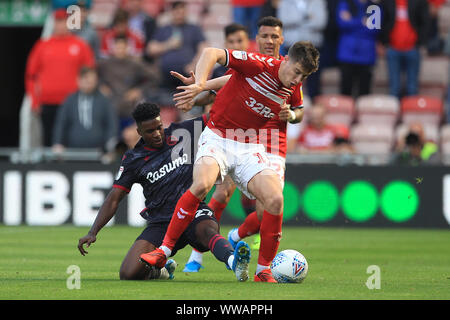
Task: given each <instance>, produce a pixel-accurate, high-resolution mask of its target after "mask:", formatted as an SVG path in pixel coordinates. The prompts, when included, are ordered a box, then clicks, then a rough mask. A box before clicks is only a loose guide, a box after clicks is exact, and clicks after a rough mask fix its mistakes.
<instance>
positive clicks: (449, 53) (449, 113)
mask: <svg viewBox="0 0 450 320" xmlns="http://www.w3.org/2000/svg"><path fill="white" fill-rule="evenodd" d="M444 53H445V54H446V55H447V57H449V58H450V32H447V41H446V42H445V48H444ZM447 123H450V64H449V66H448V83H447Z"/></svg>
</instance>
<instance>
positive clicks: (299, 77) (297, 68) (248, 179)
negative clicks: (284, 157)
mask: <svg viewBox="0 0 450 320" xmlns="http://www.w3.org/2000/svg"><path fill="white" fill-rule="evenodd" d="M318 57H319V53H318V51H317V49H316V48H314V46H312V44H311V43H309V42H297V43H295V44H294V45H293V46H292V47H291V48H290V49H289V52H288V56H287V57H286V58H285V59H284V60H282V61H280V60H277V59H274V58H273V57H270V56H264V55H261V54H255V53H247V52H244V51H233V50H224V49H217V48H207V49H204V50H203V52H202V55H201V57H200V59H199V61H198V63H197V66H196V71H195V78H196V80H195V81H196V82H195V84H192V85H190V86H187V87H185V88H184V90H185V91H184V92H182V93H181V94H178V95H177V106H178V107H179V108H180V109H182V110H189V109H190V107H191V106H192V105H191V104H190V103H189V102H190V101H191V100H192V99H193V98H194V97H195V96H196V95H197V94H199V93H200V92H202V91H203V90H204V89H205V83H206V80H207V77H208V74H209V72H210V71H211V69H212V68H213V66H214V65H215V63H220V64H222V65H224V66H227V67H230V68H231V69H233V70H234V71H235V72H234V74H233V76H232V77H231V78H230V80H229V81H228V82H227V84H226V85H225V86H224V87H223V88H222V90H220V92H219V93H218V95H217V98H216V100H215V102H214V104H213V106H212V108H211V111H210V116H211V118H210V120H209V121H208V124H207V128H205V130H204V131H203V133H202V135H201V137H200V139H199V150H198V152H197V156H196V161H195V164H194V171H193V183H192V186H191V187H190V188H189V190H188V191H186V192H185V193H184V195H183V196H182V197H181V198H180V200H179V201H178V203H177V206H176V208H175V211H174V213H173V216H172V220H171V222H170V224H169V227H168V229H167V233H166V235H165V237H164V240H163V243H162V245H161V246H160V247H159V248H157V249H155V250H154V251H151V252H149V253H146V254H143V255H141V259H142V260H144V261H146V262H147V263H148V264H150V265H162V264H164V263H165V262H166V261H167V257H170V256H171V253H172V250H173V248H174V245H175V243H176V241H177V239H178V238H179V237H180V235H181V234H182V233H183V232H184V230H185V229H186V228H187V226H188V225H189V223H190V221H191V220H192V219H193V218H194V217H195V211H196V210H197V207H198V205H199V203H200V202H201V200H202V199H204V198H205V196H206V194H207V193H208V192H209V191H210V190H211V188H212V187H213V185H214V183H216V182H219V183H220V182H222V181H223V179H224V177H225V176H226V175H227V174H229V175H230V177H231V178H232V179H233V181H234V182H235V183H236V185H237V187H238V188H239V189H240V190H241V191H242V192H243V193H244V194H245V195H246V196H248V197H249V198H256V199H257V200H258V201H260V202H261V203H262V204H263V207H264V212H263V217H262V220H261V227H260V235H261V246H260V257H259V259H258V265H257V269H256V275H255V281H263V282H275V280H274V279H273V277H272V276H271V274H270V263H271V261H272V260H273V258H274V256H275V254H276V252H277V250H278V246H279V241H280V237H281V225H282V213H283V193H282V187H281V183H280V179H279V177H278V175H277V173H276V172H275V171H274V170H273V169H272V168H270V166H269V161H268V159H267V155H266V152H265V148H264V145H263V144H260V141H261V140H264V139H267V130H264V131H263V130H261V129H263V128H264V127H265V125H266V123H267V122H268V121H269V120H270V119H272V118H275V117H278V118H279V119H280V120H283V121H287V120H288V119H289V118H290V117H291V116H292V112H293V111H292V110H290V109H289V108H288V106H287V105H295V104H293V103H292V99H293V95H294V94H295V93H296V92H297V93H299V92H300V86H301V82H302V81H303V80H304V79H305V78H306V77H307V76H308V75H309V74H311V73H312V72H314V71H316V70H317V68H318ZM264 135H266V136H264ZM272 139H273V137H272ZM272 143H273V141H272ZM261 272H263V273H264V274H265V276H263V277H261V276H259V274H260V273H261Z"/></svg>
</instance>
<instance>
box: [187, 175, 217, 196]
mask: <svg viewBox="0 0 450 320" xmlns="http://www.w3.org/2000/svg"><path fill="white" fill-rule="evenodd" d="M211 188H212V186H211V185H210V183H208V182H207V181H206V180H204V179H198V180H197V181H195V182H194V183H193V184H192V186H191V188H190V190H191V192H192V194H193V195H195V196H196V197H197V198H199V199H203V198H205V197H206V195H207V194H208V192H209V190H211Z"/></svg>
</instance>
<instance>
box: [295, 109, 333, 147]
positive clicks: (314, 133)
mask: <svg viewBox="0 0 450 320" xmlns="http://www.w3.org/2000/svg"><path fill="white" fill-rule="evenodd" d="M335 137H336V133H335V130H334V127H333V126H331V125H330V124H327V123H326V108H325V107H324V106H322V105H320V104H317V105H314V106H312V107H311V108H310V109H309V110H308V125H307V126H306V127H305V128H304V129H303V131H302V132H301V133H300V136H299V138H298V149H297V151H298V152H300V153H331V152H334V139H335Z"/></svg>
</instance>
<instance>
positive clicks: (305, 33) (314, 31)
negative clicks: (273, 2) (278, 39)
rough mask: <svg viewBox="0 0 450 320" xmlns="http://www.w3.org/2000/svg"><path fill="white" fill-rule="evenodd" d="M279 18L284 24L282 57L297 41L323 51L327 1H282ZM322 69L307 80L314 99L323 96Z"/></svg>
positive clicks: (308, 88) (310, 93) (307, 85)
mask: <svg viewBox="0 0 450 320" xmlns="http://www.w3.org/2000/svg"><path fill="white" fill-rule="evenodd" d="M277 14H278V18H279V19H280V20H281V21H282V22H283V34H284V44H283V47H282V48H283V49H282V51H281V54H282V55H285V54H286V53H287V50H288V49H289V47H290V46H291V45H293V44H294V43H295V42H297V41H310V42H311V43H312V44H313V45H314V46H315V47H316V48H317V49H318V50H319V52H322V51H323V50H322V49H323V40H324V35H325V28H326V26H327V22H328V11H327V4H326V2H325V0H281V1H280V3H279V6H278V13H277ZM320 70H321V69H320V67H319V70H318V71H317V72H315V73H313V74H312V75H311V76H309V77H308V79H307V80H306V89H307V92H308V95H309V96H310V97H311V98H314V97H316V96H318V95H319V94H321V88H320Z"/></svg>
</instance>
